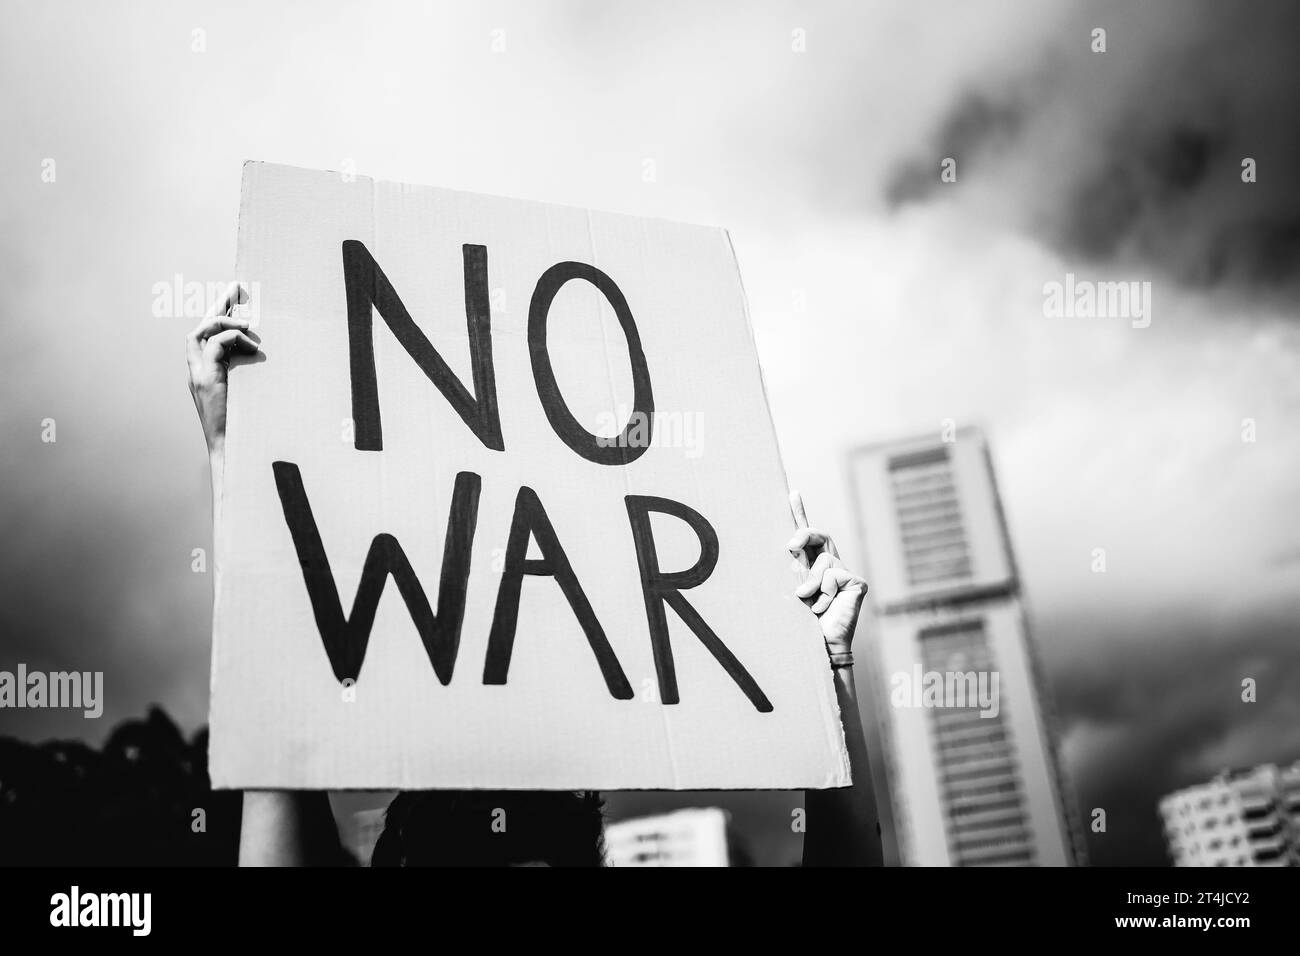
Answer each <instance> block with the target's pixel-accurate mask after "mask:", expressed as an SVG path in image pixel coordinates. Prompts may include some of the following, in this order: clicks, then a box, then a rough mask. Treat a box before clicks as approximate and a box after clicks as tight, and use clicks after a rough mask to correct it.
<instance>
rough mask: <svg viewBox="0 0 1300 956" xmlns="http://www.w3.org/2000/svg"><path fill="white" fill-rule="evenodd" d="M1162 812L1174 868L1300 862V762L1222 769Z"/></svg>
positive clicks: (1172, 797)
mask: <svg viewBox="0 0 1300 956" xmlns="http://www.w3.org/2000/svg"><path fill="white" fill-rule="evenodd" d="M1160 815H1161V817H1163V818H1164V824H1165V839H1166V841H1167V842H1168V844H1169V856H1170V859H1171V860H1172V861H1173V864H1174V866H1300V761H1296V762H1295V763H1293V764H1291V765H1290V766H1289V767H1282V768H1278V767H1276V766H1274V765H1273V764H1263V765H1261V766H1259V767H1255V768H1253V769H1251V770H1234V771H1227V772H1224V773H1221V774H1219V775H1218V776H1217V777H1215V778H1214V779H1213V780H1211V781H1210V782H1209V783H1204V784H1199V785H1197V786H1194V787H1187V788H1186V789H1184V790H1178V791H1175V792H1174V793H1171V794H1169V796H1167V797H1165V798H1164V799H1162V800H1161V801H1160Z"/></svg>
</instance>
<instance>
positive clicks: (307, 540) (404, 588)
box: [271, 461, 482, 686]
mask: <svg viewBox="0 0 1300 956" xmlns="http://www.w3.org/2000/svg"><path fill="white" fill-rule="evenodd" d="M271 469H272V471H273V472H274V473H275V486H276V488H277V490H278V491H279V492H280V506H281V507H282V508H283V509H284V520H285V522H286V523H287V524H288V526H289V533H290V534H291V535H292V536H293V546H294V549H295V550H296V551H297V552H298V563H299V564H300V565H301V566H302V577H303V581H304V582H306V584H307V595H308V597H310V599H311V609H312V613H313V614H314V615H315V617H316V627H317V629H318V630H319V631H320V636H321V641H322V642H323V643H324V645H325V653H326V655H328V657H329V661H330V667H332V668H333V669H334V676H335V677H336V678H338V680H339V682H340V683H342V682H343V681H344V680H347V679H349V678H351V679H352V680H353V681H355V680H356V679H357V677H358V676H359V675H360V673H361V664H362V662H364V661H365V659H366V645H367V644H368V643H370V629H371V628H372V627H373V626H374V623H375V611H376V610H377V609H378V607H379V598H380V596H381V595H382V594H383V593H384V585H385V584H387V583H388V576H389V575H390V574H391V575H392V576H393V580H394V581H396V582H397V590H398V592H399V593H400V594H401V595H402V600H403V601H404V602H405V603H406V610H407V611H408V612H409V613H410V615H411V619H412V620H413V621H414V622H415V629H416V630H417V631H418V632H419V634H420V640H421V641H422V642H423V643H424V650H425V653H427V654H428V655H429V663H431V664H432V665H433V670H434V673H435V674H437V675H438V680H440V681H441V682H442V683H443V685H444V686H445V685H446V684H448V683H449V682H450V681H451V674H452V670H453V669H454V668H455V666H456V652H457V650H458V649H459V648H460V629H461V624H462V623H463V622H464V619H465V592H466V589H467V586H468V584H469V568H470V558H471V553H472V551H473V547H474V528H475V526H476V525H477V523H478V498H479V490H480V488H481V487H482V479H480V478H479V476H478V475H476V474H474V473H473V472H469V471H462V472H461V473H460V474H458V475H457V476H456V486H455V489H454V491H453V492H452V497H451V515H450V517H449V518H448V519H447V539H446V543H445V544H444V545H443V551H442V578H441V580H440V581H439V582H438V613H437V615H434V613H433V612H432V611H431V610H430V609H429V600H428V598H426V597H425V594H424V588H423V587H421V586H420V580H419V578H417V577H416V576H415V571H414V569H413V568H412V567H411V562H410V561H408V560H407V558H406V554H405V552H403V551H402V546H401V545H400V544H398V543H397V539H396V538H394V537H393V536H392V535H391V534H378V535H375V539H374V540H373V541H372V542H371V543H370V551H369V552H368V553H367V554H366V563H365V565H364V566H363V567H362V569H361V583H360V585H359V586H358V587H357V594H356V597H355V598H354V599H353V601H352V613H351V614H350V615H348V616H347V617H346V618H345V617H344V616H343V604H342V602H341V601H340V600H339V592H338V587H337V586H336V585H335V583H334V574H333V573H332V572H331V571H330V565H329V559H328V558H327V557H326V556H325V546H324V545H323V544H322V543H321V539H320V531H319V530H318V529H317V527H316V519H315V518H314V517H313V516H312V512H311V504H310V503H309V502H308V501H307V492H306V491H305V490H304V488H303V484H302V475H301V473H300V472H299V471H298V466H297V465H295V464H293V463H292V462H287V461H277V462H273V463H272V464H271Z"/></svg>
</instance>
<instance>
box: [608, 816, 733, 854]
mask: <svg viewBox="0 0 1300 956" xmlns="http://www.w3.org/2000/svg"><path fill="white" fill-rule="evenodd" d="M605 859H606V860H607V861H608V863H609V865H610V866H728V865H729V861H730V855H729V853H728V851H727V813H726V811H725V810H722V809H720V808H718V807H705V808H702V809H693V810H677V811H675V812H673V813H662V814H657V815H655V816H648V817H635V818H633V819H631V820H621V821H619V822H618V823H611V824H609V825H608V826H606V827H605Z"/></svg>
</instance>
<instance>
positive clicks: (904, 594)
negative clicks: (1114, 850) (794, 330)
mask: <svg viewBox="0 0 1300 956" xmlns="http://www.w3.org/2000/svg"><path fill="white" fill-rule="evenodd" d="M945 438H947V439H949V440H944V439H945ZM849 480H850V484H851V487H852V492H853V496H854V500H855V505H856V508H857V514H858V520H859V529H858V530H859V534H860V537H861V541H862V546H863V554H864V555H865V559H866V567H865V572H866V577H867V580H868V582H869V584H870V592H869V593H868V597H867V610H868V613H866V614H864V615H863V621H862V623H861V625H860V626H861V627H862V628H863V629H864V630H865V631H867V633H866V634H865V635H863V638H864V639H862V640H861V643H860V644H859V645H858V646H860V647H864V648H866V649H868V653H867V654H865V655H863V654H860V655H859V658H860V663H859V667H860V668H861V672H860V673H859V678H860V679H865V680H866V681H867V682H868V683H869V686H870V688H871V693H870V694H869V695H867V696H869V697H870V699H871V701H872V706H873V710H874V713H873V714H871V715H870V718H869V722H870V723H872V724H873V725H874V727H875V728H876V733H877V744H878V747H879V750H880V752H881V756H882V757H883V764H884V766H883V768H882V769H883V773H884V776H885V777H886V778H887V780H888V797H889V805H888V807H887V808H886V810H887V812H888V813H889V815H890V817H891V818H892V824H893V831H894V834H895V839H896V846H895V847H892V848H891V847H889V846H888V845H887V848H886V849H887V857H888V856H890V855H893V856H895V857H896V859H897V860H898V862H901V863H903V864H906V865H928V866H984V865H988V866H997V865H1002V866H1032V865H1044V866H1066V865H1074V864H1075V863H1077V862H1081V859H1082V856H1083V842H1082V836H1081V831H1080V829H1079V825H1078V820H1077V815H1076V814H1075V813H1074V810H1073V797H1072V795H1069V794H1068V787H1066V785H1065V784H1064V780H1063V776H1062V771H1061V767H1060V763H1059V761H1058V759H1057V755H1056V741H1055V728H1054V721H1053V718H1052V712H1051V708H1050V698H1049V695H1048V694H1047V693H1046V687H1045V685H1044V683H1043V681H1042V679H1041V676H1040V674H1039V668H1038V663H1037V659H1036V656H1035V653H1034V646H1033V643H1032V641H1031V638H1030V634H1029V631H1028V628H1027V625H1026V619H1025V614H1024V610H1023V607H1022V604H1021V597H1020V582H1019V577H1018V574H1017V571H1016V565H1015V561H1014V558H1013V554H1012V549H1011V543H1010V539H1009V537H1008V534H1007V528H1006V521H1005V519H1004V517H1003V512H1002V505H1001V501H1000V499H999V496H998V491H997V486H996V483H995V478H994V473H993V468H992V463H991V459H990V457H989V451H988V445H987V443H986V441H985V439H984V437H983V436H982V435H981V434H980V432H979V431H978V430H976V429H970V428H967V429H956V430H954V431H953V432H952V433H951V434H950V435H947V436H944V435H939V434H936V435H933V436H927V437H923V438H917V439H912V440H904V441H897V442H890V443H886V444H880V445H874V446H870V447H866V448H862V449H859V450H857V451H855V452H853V453H852V454H851V455H850V458H849ZM877 772H879V771H877ZM891 849H892V850H893V853H892V854H890V852H889V851H890V850H891Z"/></svg>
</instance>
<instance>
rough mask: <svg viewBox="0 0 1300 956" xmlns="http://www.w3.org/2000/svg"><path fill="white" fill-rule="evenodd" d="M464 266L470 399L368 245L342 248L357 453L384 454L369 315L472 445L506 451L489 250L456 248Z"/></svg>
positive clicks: (347, 244) (347, 243)
mask: <svg viewBox="0 0 1300 956" xmlns="http://www.w3.org/2000/svg"><path fill="white" fill-rule="evenodd" d="M461 252H462V255H463V256H464V260H465V327H466V331H467V332H468V333H469V357H470V363H471V364H472V366H473V370H474V394H473V395H471V394H470V393H469V391H468V390H467V389H466V388H465V386H464V385H463V384H461V381H460V379H458V378H457V377H456V376H455V374H453V373H452V370H451V369H450V368H449V367H448V365H447V363H446V362H445V361H443V358H442V356H441V355H439V354H438V350H437V349H435V348H434V347H433V346H432V345H430V344H429V340H428V339H427V338H425V336H424V333H423V332H421V331H420V327H419V326H417V325H416V324H415V320H414V319H412V318H411V313H409V312H407V311H406V306H405V305H403V304H402V300H401V299H400V298H399V297H398V295H397V291H396V290H395V289H394V288H393V284H392V283H391V282H389V281H388V277H387V276H386V275H384V272H383V270H382V269H380V268H379V264H378V263H377V262H375V259H374V257H373V256H372V255H371V254H370V251H369V250H368V249H366V247H365V244H364V243H362V242H360V241H358V240H356V239H348V240H346V241H344V243H343V284H344V287H345V289H346V291H347V299H348V352H349V357H350V362H351V371H352V421H353V426H354V428H355V435H356V441H355V445H354V447H355V448H356V449H357V451H382V450H383V448H384V432H383V426H382V423H381V422H380V418H379V385H378V380H377V378H376V375H375V342H374V310H375V309H378V310H379V315H380V317H381V318H382V319H383V320H384V321H385V322H387V323H388V327H389V328H390V329H391V330H392V332H393V335H394V336H396V338H397V341H398V342H400V343H401V345H402V348H404V349H406V353H407V354H408V355H410V356H411V358H412V359H414V360H415V364H416V365H418V366H420V369H421V371H423V372H424V374H425V375H427V376H428V377H429V381H431V382H433V384H434V385H436V386H438V391H440V392H442V394H443V397H445V398H446V399H447V401H448V402H450V403H451V407H452V408H454V409H455V410H456V414H458V415H459V416H460V417H461V420H462V421H463V422H464V423H465V424H466V425H468V426H469V428H470V431H472V432H473V433H474V435H475V437H476V438H478V440H479V441H481V442H482V443H483V444H484V445H485V446H487V447H488V448H491V449H492V450H494V451H505V448H506V445H505V440H504V439H503V438H502V437H501V413H500V411H499V410H498V408H497V384H496V373H495V372H494V371H493V368H492V313H491V310H490V307H489V305H488V288H487V247H486V246H471V245H465V246H462V247H461Z"/></svg>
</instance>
